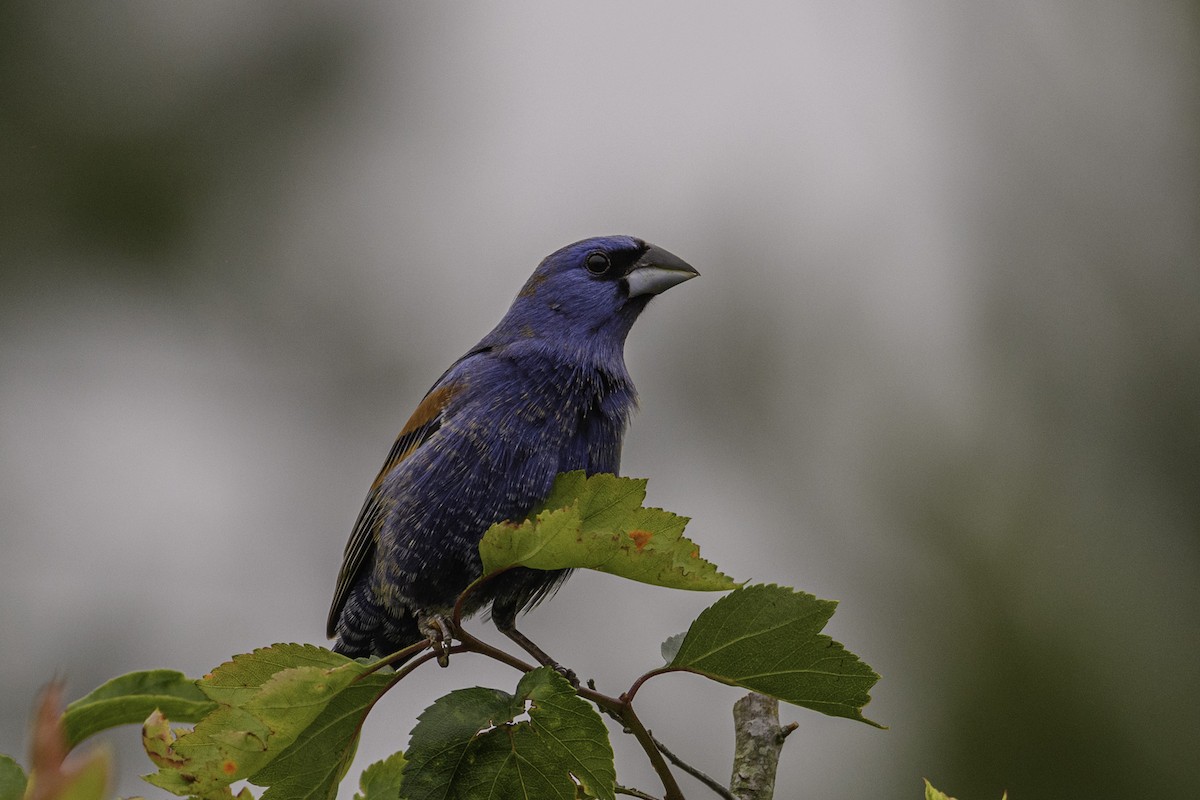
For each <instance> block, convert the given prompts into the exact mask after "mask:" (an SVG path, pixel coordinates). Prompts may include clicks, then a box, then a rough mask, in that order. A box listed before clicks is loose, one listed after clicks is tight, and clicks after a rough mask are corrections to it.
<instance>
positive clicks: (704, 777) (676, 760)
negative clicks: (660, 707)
mask: <svg viewBox="0 0 1200 800" xmlns="http://www.w3.org/2000/svg"><path fill="white" fill-rule="evenodd" d="M650 738H651V740H653V742H654V746H655V747H657V748H658V749H659V750H660V751H662V754H663V755H664V756H666V757H667V760H668V761H670V762H671V763H672V764H674V765H675V766H677V767H679V768H680V769H681V770H683V771H684V772H686V773H687V774H688V775H691V776H692V777H693V778H695V779H696V780H698V781H700V782H701V783H703V784H704V785H705V786H707V787H708V788H709V789H712V790H713V791H714V792H715V793H716V794H717V795H719V796H720V797H722V798H724V800H737V798H736V797H734V796H733V792H731V791H729V790H728V789H726V788H725V786H724V785H723V784H721V783H720V782H719V781H718V780H717V779H716V778H713V777H712V776H710V775H708V774H707V773H705V772H702V771H701V770H699V769H697V768H696V767H693V766H692V765H691V764H689V763H687V762H686V761H684V760H683V759H682V758H680V757H679V756H677V755H675V754H674V753H672V752H671V751H670V750H669V749H667V746H666V745H665V744H663V743H662V742H661V741H659V739H658V737H657V736H655V735H654V734H650Z"/></svg>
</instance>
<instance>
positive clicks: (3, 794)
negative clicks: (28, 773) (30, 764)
mask: <svg viewBox="0 0 1200 800" xmlns="http://www.w3.org/2000/svg"><path fill="white" fill-rule="evenodd" d="M25 784H26V778H25V770H23V769H21V765H20V764H18V763H17V762H16V761H13V760H12V759H11V758H9V757H8V756H6V755H0V800H21V798H22V797H24V796H25Z"/></svg>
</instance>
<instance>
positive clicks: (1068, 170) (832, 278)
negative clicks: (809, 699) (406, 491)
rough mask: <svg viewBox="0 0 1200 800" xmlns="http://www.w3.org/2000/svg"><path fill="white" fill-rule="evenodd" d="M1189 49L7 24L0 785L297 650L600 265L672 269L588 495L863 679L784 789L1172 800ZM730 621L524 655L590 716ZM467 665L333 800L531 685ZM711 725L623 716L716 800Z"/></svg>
mask: <svg viewBox="0 0 1200 800" xmlns="http://www.w3.org/2000/svg"><path fill="white" fill-rule="evenodd" d="M1198 45H1200V8H1197V6H1196V4H1195V3H1185V2H1167V1H1165V0H1137V1H1136V2H1135V1H1134V0H1126V1H1124V2H1120V1H1117V2H1103V3H1095V2H1088V1H1086V0H1056V1H1052V2H1016V3H1009V4H999V5H998V4H991V3H982V2H970V3H949V2H941V3H939V2H927V1H925V0H912V1H911V2H902V3H883V2H878V3H839V4H830V3H816V2H805V3H765V4H756V5H752V6H744V5H743V6H739V7H738V8H737V9H736V10H734V9H728V10H724V11H722V10H719V9H715V8H712V7H710V6H708V5H704V4H701V5H696V4H684V3H674V4H659V3H633V2H628V3H606V4H591V5H584V4H559V3H506V4H498V3H459V4H433V3H425V4H415V3H411V4H392V5H385V4H335V3H318V2H308V3H288V4H283V3H256V4H250V3H233V2H222V3H191V4H184V3H173V4H166V3H151V2H146V3H105V4H94V3H84V2H77V1H76V2H70V1H68V2H42V3H33V2H29V3H12V2H6V3H3V4H2V5H0V198H3V199H2V200H0V205H2V208H3V212H2V213H0V687H2V691H0V752H8V753H15V754H17V755H19V756H21V757H22V759H23V758H24V748H25V746H26V742H25V724H26V719H27V715H28V712H29V709H30V707H31V704H32V702H33V697H34V695H35V693H36V691H37V689H38V687H39V686H40V685H42V684H43V683H44V682H46V681H47V680H48V679H49V678H51V677H52V676H54V675H56V674H59V675H65V676H66V677H67V678H68V680H69V687H70V691H71V694H72V696H78V695H80V694H82V693H84V692H86V691H87V690H90V689H91V688H93V687H94V686H95V685H97V684H99V683H100V682H102V681H103V680H105V679H107V678H110V677H113V676H115V675H117V674H119V673H123V672H127V671H131V670H135V669H142V668H150V667H171V668H177V669H180V670H183V671H185V672H187V673H188V674H191V675H199V674H202V673H203V672H205V671H206V670H208V669H210V668H212V667H213V666H215V665H216V664H218V663H220V662H221V661H223V660H225V659H226V658H227V657H228V656H230V655H231V654H233V653H237V652H243V651H246V650H248V649H250V648H253V647H255V646H260V645H266V644H269V643H271V642H276V641H304V642H315V643H323V642H324V639H323V637H322V633H323V627H324V619H325V612H326V609H327V604H328V602H329V598H330V595H331V592H332V589H333V582H334V578H335V575H336V572H337V568H338V564H339V560H340V556H341V551H342V547H343V545H344V543H345V538H346V536H347V534H348V532H349V528H350V525H351V523H352V522H353V520H354V517H355V514H356V512H357V511H358V508H359V504H360V503H361V501H362V497H363V495H364V493H365V491H366V488H367V486H368V485H369V483H370V481H371V479H372V478H373V477H374V474H375V472H376V470H377V469H378V467H379V465H380V464H381V463H382V461H383V458H384V456H385V455H386V453H387V450H388V448H389V446H390V444H391V441H392V438H393V436H394V435H395V433H396V431H397V430H398V429H399V427H400V426H401V425H402V424H403V422H404V421H405V419H406V418H407V416H408V414H409V412H410V411H411V409H412V407H413V406H414V405H415V403H416V402H417V401H418V400H419V398H420V396H421V395H422V394H423V392H424V391H425V389H426V388H427V387H428V386H429V384H430V383H432V381H433V380H434V379H435V378H436V377H437V375H438V374H439V373H440V371H441V370H442V369H443V368H444V367H445V366H446V365H447V364H449V363H450V361H451V360H453V359H454V358H455V357H457V356H458V355H459V354H460V353H461V352H462V351H464V350H465V349H466V348H467V347H469V346H470V345H471V344H473V343H474V342H475V341H476V340H477V339H478V338H479V337H480V336H482V335H483V334H484V333H485V332H486V331H487V330H488V329H489V328H490V327H491V326H492V325H493V324H494V323H495V321H496V320H497V319H499V317H500V316H501V314H502V313H503V312H504V310H505V309H506V308H507V305H508V302H509V300H510V298H511V297H512V296H513V295H514V294H515V293H516V291H517V289H518V288H519V286H520V285H521V283H522V281H523V280H524V279H525V277H526V276H527V275H528V273H529V272H530V271H531V270H532V268H533V267H534V265H535V264H536V263H537V261H538V260H539V259H540V258H541V257H542V256H544V255H545V254H547V253H549V252H550V251H552V250H554V249H556V248H557V247H558V246H560V245H562V244H565V243H567V242H570V241H573V240H575V239H579V238H583V237H585V236H589V235H593V234H601V233H630V234H634V235H638V236H642V237H644V238H646V239H648V240H650V241H653V242H655V243H657V244H660V245H662V246H664V247H666V248H668V249H670V250H672V251H674V252H675V253H677V254H679V255H680V256H682V257H684V258H686V259H687V260H689V261H690V262H691V263H692V264H694V265H695V266H696V267H697V268H698V269H699V270H700V271H701V273H702V274H703V277H702V278H701V279H700V280H697V281H694V282H692V283H689V284H687V285H686V286H683V287H680V288H678V289H676V290H675V291H672V292H671V293H669V294H668V295H667V296H665V297H663V298H661V299H659V300H657V301H656V302H655V303H653V304H652V305H651V307H650V309H649V311H648V313H647V314H646V315H645V316H644V317H643V319H642V321H641V322H640V323H639V324H638V326H637V327H636V329H635V330H634V332H633V335H632V336H631V337H630V341H629V345H628V348H627V352H628V361H629V364H630V369H631V371H632V373H633V375H634V378H635V379H636V380H637V383H638V386H639V388H640V390H641V394H642V409H641V412H640V414H639V415H638V417H637V418H636V419H635V420H634V423H633V427H632V429H631V432H630V435H629V437H628V440H627V445H626V451H625V461H624V471H625V472H626V473H627V474H631V475H638V476H647V477H649V478H650V479H651V480H650V501H651V502H652V503H654V504H657V505H662V506H665V507H666V508H669V509H673V510H676V511H678V512H680V513H684V514H688V515H690V516H692V517H693V518H694V521H693V522H692V524H691V527H690V528H689V531H690V533H691V535H692V536H693V537H694V538H695V539H696V540H698V541H699V542H700V543H701V544H702V545H703V547H704V551H705V554H706V555H707V556H708V557H710V558H711V559H713V560H714V561H715V562H716V563H717V564H719V565H720V566H721V567H722V568H724V569H725V570H726V571H727V572H729V573H730V574H732V575H733V576H735V577H738V578H742V579H752V580H755V581H765V582H778V583H783V584H787V585H791V586H796V587H799V588H802V589H805V590H807V591H810V592H813V593H815V594H817V595H819V596H822V597H829V598H834V599H837V600H839V601H841V606H840V608H839V611H838V613H837V615H836V616H835V617H834V619H833V621H832V623H831V625H830V627H829V629H828V632H829V633H831V634H833V635H834V636H835V637H836V638H838V639H840V640H841V641H843V642H844V643H845V644H846V645H847V646H848V647H849V648H850V649H851V650H853V651H854V652H856V653H858V654H860V655H861V656H862V657H863V658H864V659H865V660H866V661H867V662H868V663H870V664H871V665H872V666H874V667H875V668H876V670H877V671H879V672H880V673H881V674H882V676H883V679H882V681H881V682H880V683H879V684H878V685H877V686H876V688H875V690H874V693H873V694H874V700H873V701H872V703H871V704H870V706H868V708H867V713H868V715H869V716H870V717H872V718H873V719H877V720H879V721H881V722H883V723H885V724H887V725H889V726H890V730H888V731H878V730H874V729H870V728H868V727H866V726H863V725H857V724H855V723H852V722H849V721H846V720H840V719H830V718H826V717H823V716H820V715H818V714H814V713H812V712H808V711H805V710H802V709H797V708H790V707H785V708H784V709H783V716H784V720H785V721H789V720H792V719H795V720H797V721H799V722H800V729H799V731H797V733H796V734H795V735H794V736H793V737H792V738H791V739H790V740H789V743H788V745H787V748H786V750H785V754H784V761H783V765H782V770H781V775H780V789H779V796H780V797H781V798H791V797H797V798H798V797H814V798H815V797H822V798H861V797H895V798H906V797H907V798H915V797H919V796H920V793H921V784H920V779H921V778H922V777H923V776H926V777H929V778H930V779H932V780H933V781H934V782H935V783H936V784H937V785H939V786H941V787H942V788H944V789H946V790H947V791H950V792H952V793H955V794H957V795H958V796H961V797H963V798H964V800H971V799H972V798H974V799H983V798H997V797H999V795H1000V792H1001V791H1002V790H1004V789H1008V790H1009V792H1010V795H1009V796H1010V797H1013V798H1014V800H1031V799H1033V798H1076V797H1078V798H1098V797H1105V798H1124V797H1131V796H1160V797H1183V796H1191V794H1192V792H1194V791H1195V789H1196V787H1197V786H1200V761H1198V760H1197V759H1196V757H1195V756H1196V752H1197V748H1198V746H1200V735H1198V733H1197V723H1198V722H1200V702H1198V701H1200V684H1198V682H1197V681H1196V677H1197V674H1198V673H1197V665H1196V662H1197V655H1198V654H1200V588H1198V581H1197V578H1198V577H1200V572H1198V569H1197V568H1198V566H1200V537H1198V533H1200V234H1198V229H1200V224H1198V221H1200V146H1198V143H1200V136H1198V133H1200V131H1198V128H1200V79H1198V76H1200V70H1198V67H1200V46H1198ZM714 599H715V597H714V596H711V595H698V594H688V593H681V592H671V591H667V590H660V589H653V588H649V587H643V586H640V585H636V584H631V583H626V582H621V581H619V580H617V579H615V578H609V577H607V576H602V575H595V574H583V575H578V576H577V577H575V578H574V579H573V580H572V581H571V582H570V583H569V584H568V585H567V586H566V588H565V589H564V590H563V591H562V592H560V593H559V595H558V596H557V598H555V600H554V601H553V602H552V603H550V604H548V605H546V606H543V607H542V608H540V609H538V610H537V611H535V612H534V613H533V614H531V615H530V616H529V617H528V618H527V620H526V622H525V625H524V627H525V630H527V632H529V633H530V634H531V635H532V636H533V637H534V638H535V639H536V640H537V641H538V642H539V643H541V644H542V645H543V646H545V647H546V648H547V649H548V650H550V651H551V652H553V653H554V654H555V655H556V656H557V657H559V658H560V659H562V660H563V661H565V662H567V663H568V664H571V665H573V666H574V667H575V668H576V669H577V670H579V672H580V674H582V675H586V676H594V677H595V678H596V679H597V680H598V682H599V684H600V686H601V687H602V688H608V689H611V690H612V691H614V692H616V691H619V690H621V689H622V688H624V687H627V686H628V685H629V683H630V682H631V681H632V680H633V678H634V677H635V676H636V675H638V674H640V673H641V672H642V671H643V670H645V669H648V668H651V667H654V666H656V665H658V664H659V663H661V662H660V661H659V654H658V645H659V642H660V641H661V640H662V639H664V638H665V637H667V636H668V635H671V634H673V633H676V632H678V631H680V630H682V629H683V628H685V627H686V626H687V624H688V622H689V621H690V619H691V618H692V617H693V616H694V615H695V614H696V613H698V612H699V611H700V610H701V609H702V608H704V607H705V606H707V605H708V604H709V603H711V602H712V601H713V600H714ZM451 666H452V668H451V669H450V670H448V671H445V672H443V671H439V670H436V669H433V668H430V669H427V670H422V671H421V672H419V673H418V674H417V675H416V676H415V677H414V678H413V679H412V680H411V681H407V682H405V684H403V685H402V686H401V688H400V689H398V690H397V691H395V692H394V693H392V694H391V695H389V696H388V698H387V700H386V701H385V702H384V703H383V704H381V706H380V707H378V708H377V709H376V710H375V712H374V714H373V715H372V717H371V719H370V721H369V723H368V726H367V729H366V731H365V735H364V740H363V743H362V746H361V748H360V751H359V758H358V763H357V765H356V768H355V770H354V771H353V772H352V776H351V778H349V779H348V780H347V782H346V786H345V787H344V792H343V794H344V796H346V797H349V795H350V793H351V790H352V788H353V786H352V785H353V784H354V783H355V782H356V780H357V777H356V776H357V773H358V768H359V767H361V766H364V765H365V764H367V763H369V762H370V761H372V760H374V759H376V758H379V757H382V756H383V755H385V754H387V753H389V752H392V751H394V750H396V749H400V748H402V747H403V746H404V745H405V742H406V737H407V732H408V730H409V729H410V728H411V726H412V724H413V719H414V717H415V715H416V714H417V713H419V711H420V709H421V708H423V707H424V706H425V705H426V704H427V703H429V702H431V701H432V700H433V699H434V698H435V697H436V696H438V695H440V694H441V693H443V692H445V691H448V690H449V689H450V688H454V687H457V686H464V685H474V684H483V685H488V686H496V687H499V688H505V689H509V690H511V688H512V687H513V686H514V685H515V682H516V678H517V676H516V674H515V673H512V672H511V671H509V670H507V669H506V668H503V667H500V666H499V665H494V664H491V663H489V662H485V661H482V660H480V659H471V658H467V657H464V658H461V659H457V660H456V661H455V662H454V663H452V665H451ZM738 695H739V692H737V691H736V690H734V689H729V688H726V687H720V686H717V685H715V684H708V683H705V682H704V681H702V680H701V679H699V678H695V677H690V676H670V677H664V678H660V679H657V680H656V681H654V682H652V683H651V684H649V685H647V687H646V689H645V690H644V691H643V692H642V693H641V695H639V697H640V698H641V699H642V703H643V710H642V717H643V719H645V720H646V721H647V723H648V724H649V725H650V727H651V728H653V729H654V731H655V732H656V733H657V734H658V735H659V736H660V737H661V738H663V739H664V740H666V741H667V742H668V743H670V744H672V745H674V749H675V750H676V751H678V752H680V753H681V754H684V755H686V756H687V757H688V758H689V759H690V760H692V761H693V762H695V763H696V764H698V765H699V766H701V767H702V768H703V769H705V770H707V771H709V772H710V773H712V774H714V775H717V776H719V777H721V778H723V779H724V778H727V777H728V770H729V758H730V753H731V751H732V731H731V727H732V726H731V721H730V716H729V709H730V706H731V704H732V702H733V701H734V700H735V699H736V697H737V696H738ZM108 738H109V739H110V740H111V741H114V742H118V743H120V745H119V752H120V757H121V765H120V766H121V772H122V775H123V779H122V783H121V786H120V790H121V791H122V792H124V793H126V794H130V793H145V794H146V795H147V796H149V797H155V796H157V794H156V791H157V790H153V789H152V788H151V787H149V786H146V785H144V784H142V783H141V782H140V781H139V780H138V779H137V777H136V776H137V775H138V774H140V773H142V772H146V771H149V768H150V764H149V762H148V761H146V760H145V759H144V757H143V756H141V755H140V754H139V750H138V746H137V731H136V730H135V729H134V728H128V729H124V730H121V731H118V732H116V735H114V736H110V737H108ZM615 738H616V739H617V740H618V741H616V746H617V750H618V757H619V759H620V760H619V771H620V776H621V780H622V781H623V782H624V783H627V784H631V785H634V786H638V787H640V788H643V789H646V790H649V791H652V792H653V791H656V790H658V789H659V788H660V787H658V786H657V785H656V783H655V781H654V778H653V775H652V773H651V772H650V770H649V768H648V767H647V766H646V765H645V764H644V762H643V760H642V759H641V757H640V756H639V754H638V753H637V751H636V748H635V747H634V746H632V745H631V743H630V742H628V741H625V739H627V738H628V737H621V736H620V735H619V734H618V735H615ZM684 781H685V790H686V791H687V792H688V794H689V796H690V797H692V796H694V797H704V796H706V795H707V792H706V790H704V789H703V788H700V787H699V786H698V785H697V784H695V783H694V782H692V781H691V780H690V779H686V778H685V779H684Z"/></svg>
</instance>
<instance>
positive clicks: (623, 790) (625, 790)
mask: <svg viewBox="0 0 1200 800" xmlns="http://www.w3.org/2000/svg"><path fill="white" fill-rule="evenodd" d="M613 791H614V792H616V793H617V794H627V795H629V796H630V797H636V798H638V800H658V798H657V797H655V796H654V795H652V794H647V793H646V792H643V791H642V790H641V789H634V788H633V787H632V786H622V785H621V784H619V783H618V784H617V785H616V786H614V787H613Z"/></svg>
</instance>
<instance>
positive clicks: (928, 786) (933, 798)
mask: <svg viewBox="0 0 1200 800" xmlns="http://www.w3.org/2000/svg"><path fill="white" fill-rule="evenodd" d="M925 800H954V798H953V797H951V796H950V795H948V794H946V793H945V792H940V791H938V790H937V789H935V788H933V784H932V783H930V782H929V779H928V778H927V779H926V780H925ZM1001 800H1008V792H1005V793H1004V794H1003V796H1002V797H1001Z"/></svg>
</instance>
